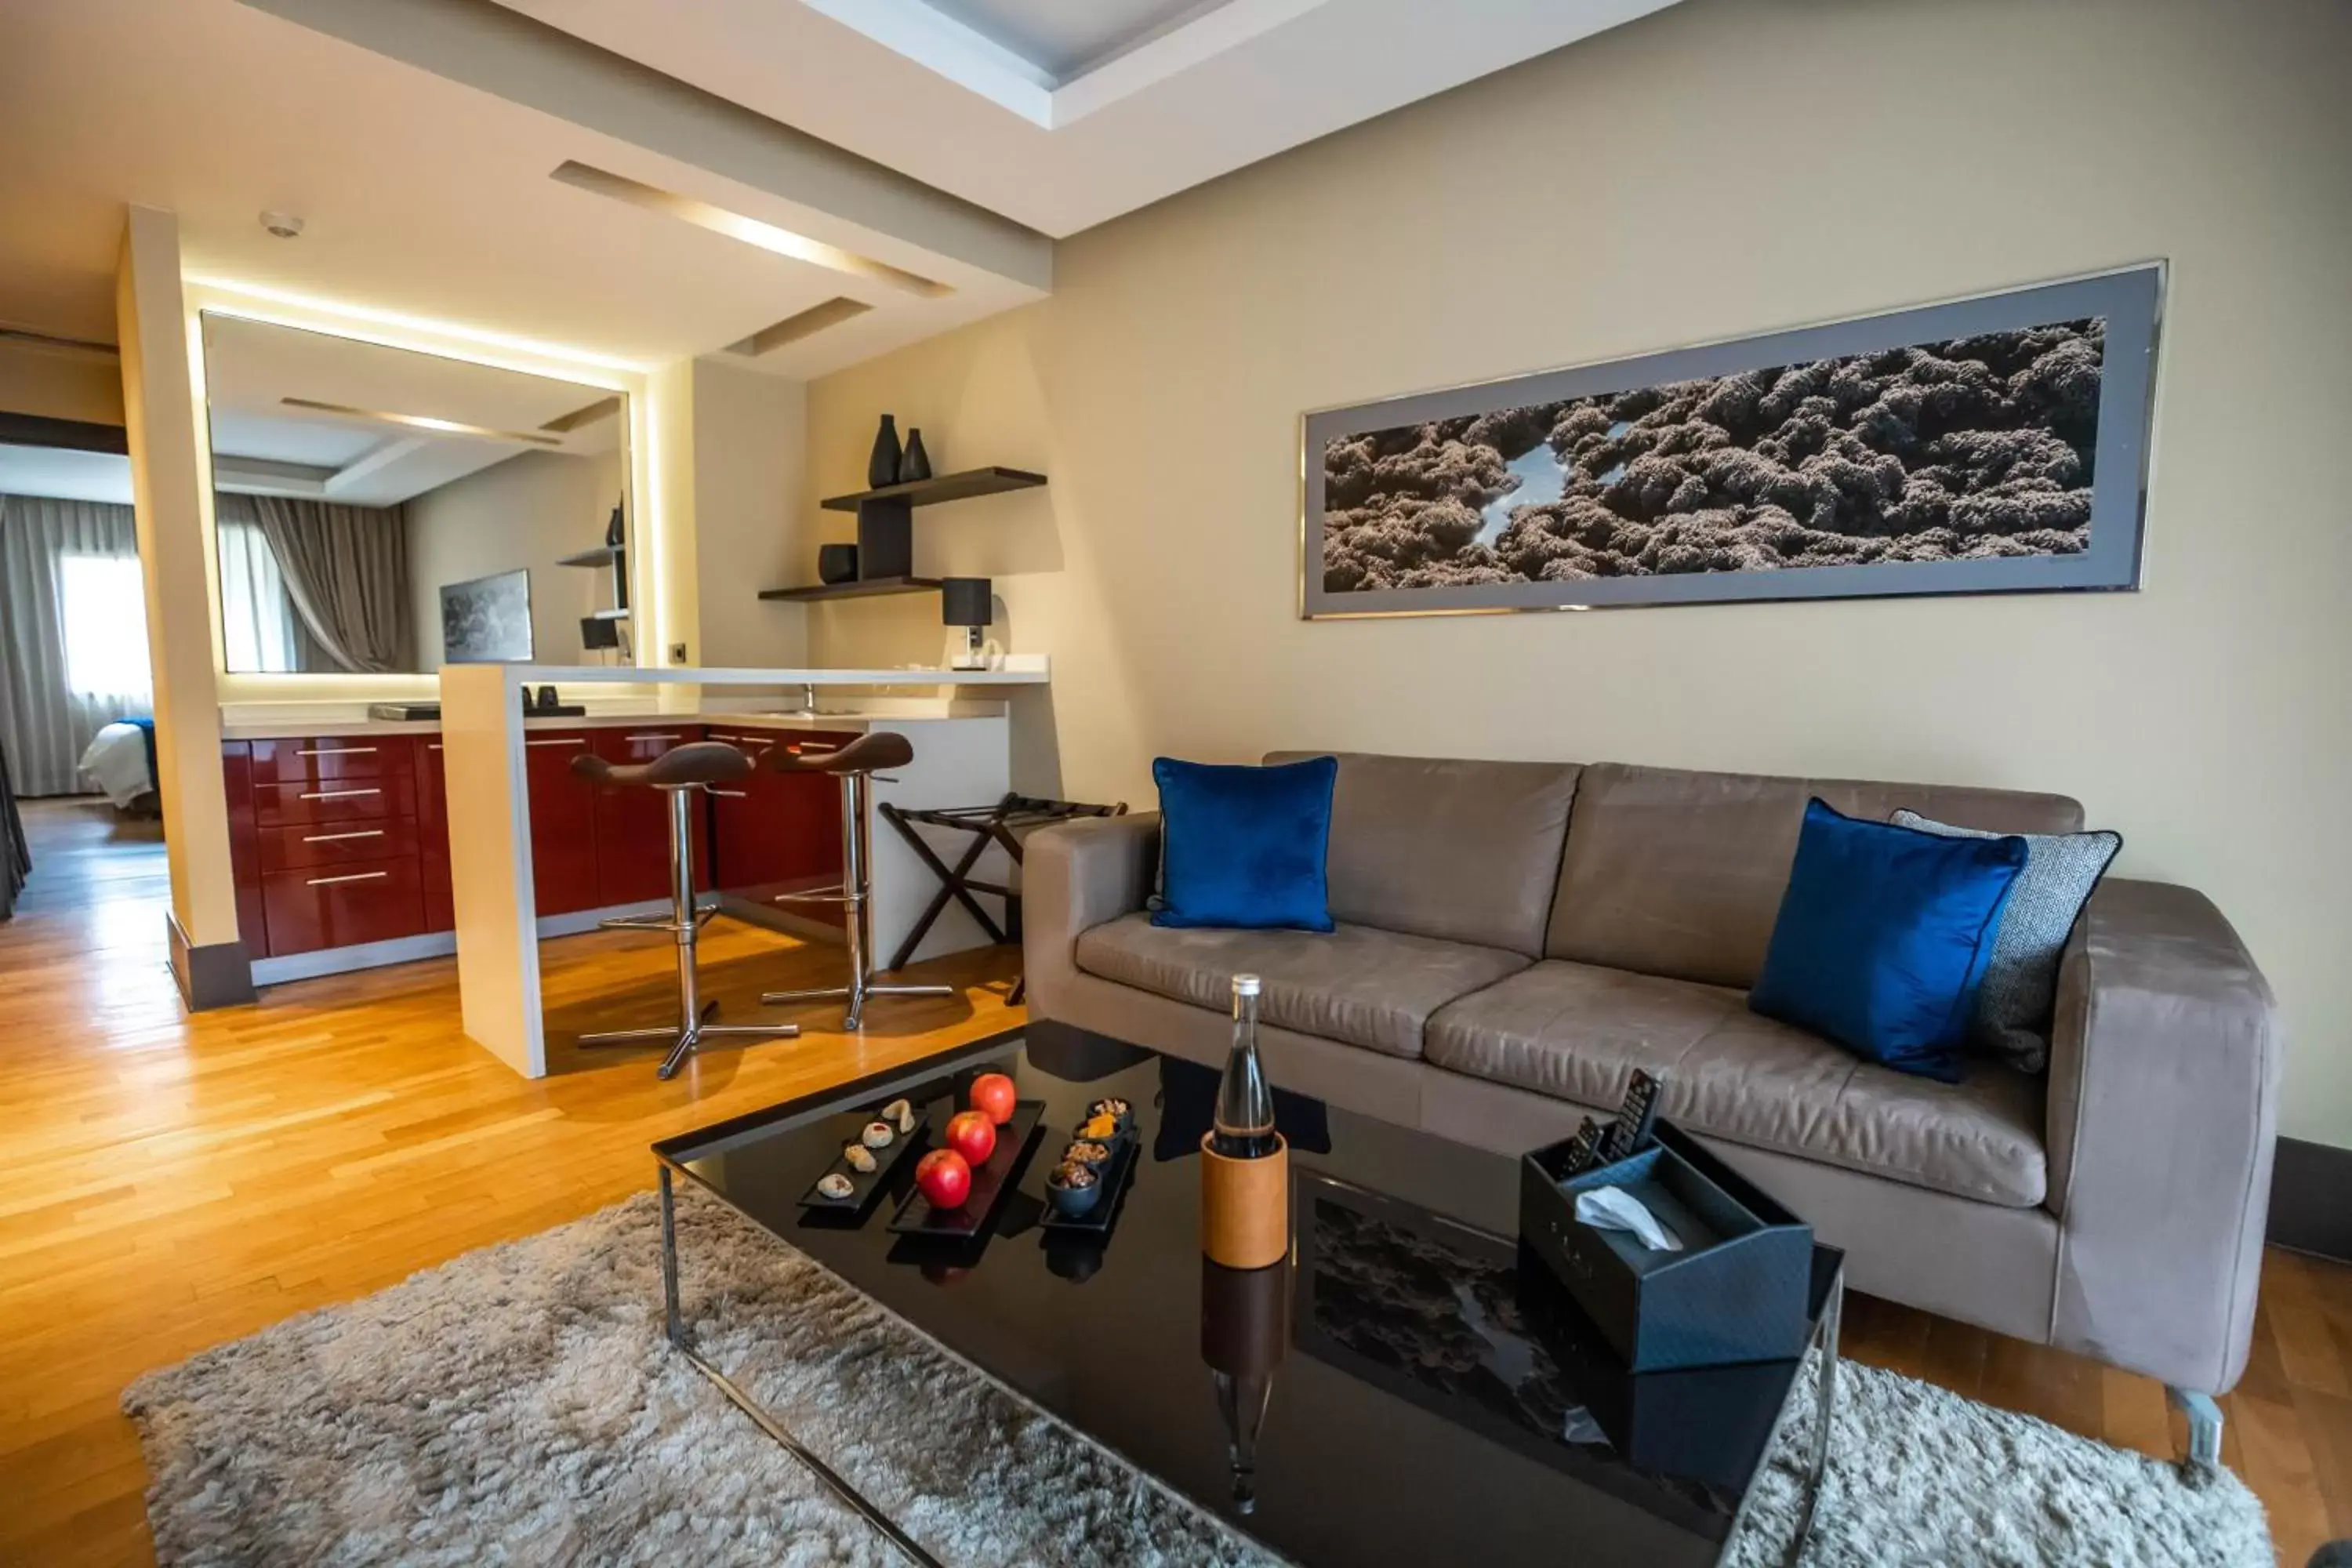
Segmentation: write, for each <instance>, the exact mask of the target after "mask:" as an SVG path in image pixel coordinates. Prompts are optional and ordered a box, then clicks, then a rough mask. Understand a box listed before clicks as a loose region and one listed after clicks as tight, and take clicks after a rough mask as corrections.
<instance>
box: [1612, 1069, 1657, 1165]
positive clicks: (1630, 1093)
mask: <svg viewBox="0 0 2352 1568" xmlns="http://www.w3.org/2000/svg"><path fill="white" fill-rule="evenodd" d="M1664 1090H1665V1084H1664V1081H1663V1080H1661V1079H1658V1078H1656V1077H1655V1076H1654V1075H1652V1074H1650V1073H1646V1072H1642V1071H1638V1070H1637V1071H1636V1072H1635V1073H1634V1074H1633V1082H1632V1083H1630V1084H1628V1085H1626V1086H1625V1100H1624V1102H1623V1103H1622V1105H1620V1106H1618V1108H1617V1120H1616V1121H1612V1123H1610V1126H1609V1142H1608V1148H1607V1150H1606V1157H1607V1158H1608V1159H1609V1160H1611V1161H1612V1162H1613V1161H1617V1160H1622V1159H1626V1158H1628V1157H1630V1156H1632V1155H1634V1154H1638V1153H1640V1152H1642V1151H1643V1150H1644V1149H1646V1148H1648V1147H1649V1146H1650V1143H1651V1142H1652V1140H1654V1138H1655V1137H1656V1136H1657V1128H1658V1100H1659V1099H1660V1098H1661V1097H1662V1096H1663V1094H1664Z"/></svg>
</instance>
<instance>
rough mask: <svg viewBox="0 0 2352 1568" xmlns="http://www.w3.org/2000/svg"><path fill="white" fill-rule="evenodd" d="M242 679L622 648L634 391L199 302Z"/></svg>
mask: <svg viewBox="0 0 2352 1568" xmlns="http://www.w3.org/2000/svg"><path fill="white" fill-rule="evenodd" d="M204 342H205V397H206V401H207V404H208V414H209V419H210V426H211V430H212V449H213V515H214V519H215V522H216V524H217V530H218V542H219V548H220V581H221V619H222V626H221V633H222V642H223V646H224V647H225V649H226V662H227V668H228V669H229V670H230V671H231V672H232V673H236V674H263V673H293V674H331V675H352V674H358V675H368V674H382V673H391V672H401V671H418V672H430V671H432V670H436V669H438V668H440V667H441V666H442V665H443V664H444V663H448V662H455V661H463V660H483V659H516V660H520V659H535V660H536V661H538V662H539V663H541V664H597V663H627V662H630V650H631V648H632V647H633V641H632V638H631V636H630V625H629V599H628V595H629V549H628V547H629V544H630V542H631V537H632V529H633V526H634V523H635V519H634V518H633V516H632V515H631V505H630V497H629V452H628V432H629V407H628V398H627V395H626V394H624V393H618V392H614V391H610V390H608V389H606V388H604V387H597V386H584V385H581V384H576V383H572V382H566V381H558V380H555V379H553V378H551V377H547V376H539V375H526V374H520V373H519V372H515V371H508V370H499V369H496V368H493V367H491V366H488V365H480V364H471V363H466V362H464V361H461V360H452V359H444V358H441V357H440V356H438V355H436V354H428V353H413V352H411V351H409V350H405V349H395V348H386V347H383V346H382V345H380V344H375V343H365V342H356V341H354V340H352V339H349V338H339V337H334V336H331V335H329V334H327V333H323V332H312V331H301V330H299V329H297V328H292V327H283V326H276V325H271V324H269V323H267V322H260V321H247V320H245V319H243V318H240V317H235V316H224V315H217V314H214V313H210V312H207V313H206V314H205V318H204Z"/></svg>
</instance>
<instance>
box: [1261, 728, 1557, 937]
mask: <svg viewBox="0 0 2352 1568" xmlns="http://www.w3.org/2000/svg"><path fill="white" fill-rule="evenodd" d="M1319 755H1328V753H1325V752H1272V753H1270V754H1269V755H1268V756H1267V757H1266V759H1265V760H1266V761H1267V762H1269V763H1285V762H1291V761H1294V760H1296V759H1297V758H1301V757H1309V756H1319ZM1578 772H1579V770H1578V767H1577V765H1576V764H1575V763H1467V762H1446V761H1443V760H1440V759H1437V758H1433V757H1382V756H1372V755H1368V754H1366V753H1363V752H1340V753H1339V787H1338V788H1337V790H1335V791H1334V793H1333V795H1332V800H1331V853H1330V860H1329V865H1330V884H1331V914H1332V918H1333V919H1335V920H1340V921H1349V922H1350V923H1352V924H1355V925H1370V926H1379V927H1381V929H1383V930H1385V931H1409V932H1411V933H1412V934H1413V935H1415V936H1433V937H1437V938H1439V939H1440V940H1442V941H1445V942H1475V943H1477V944H1478V945H1479V946H1481V947H1499V948H1505V949H1507V950H1509V951H1510V952H1523V953H1526V954H1527V955H1528V957H1529V958H1538V957H1540V956H1542V953H1543V942H1544V928H1545V926H1546V925H1547V924H1548V923H1549V921H1550V918H1551V900H1552V888H1553V884H1555V883H1556V882H1558V881H1559V853H1560V844H1561V841H1562V840H1563V839H1564V838H1566V837H1567V836H1568V814H1569V804H1570V800H1571V798H1572V797H1573V796H1574V795H1575V794H1576V777H1577V773H1578Z"/></svg>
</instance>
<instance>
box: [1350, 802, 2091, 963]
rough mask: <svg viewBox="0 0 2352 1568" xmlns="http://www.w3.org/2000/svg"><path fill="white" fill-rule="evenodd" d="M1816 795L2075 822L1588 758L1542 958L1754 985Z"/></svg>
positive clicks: (1946, 815) (1873, 811)
mask: <svg viewBox="0 0 2352 1568" xmlns="http://www.w3.org/2000/svg"><path fill="white" fill-rule="evenodd" d="M1817 795H1818V796H1819V797H1820V798H1821V799H1822V800H1823V801H1825V802H1826V803H1828V805H1830V806H1831V807H1832V809H1834V810H1836V811H1838V812H1841V813H1843V815H1845V816H1859V817H1865V818H1867V819H1869V820H1870V821H1873V822H1885V820H1886V819H1887V818H1888V817H1889V816H1892V815H1893V814H1894V813H1895V811H1896V810H1897V809H1899V808H1901V807H1904V806H1908V807H1910V808H1911V809H1912V810H1914V811H1917V812H1921V813H1924V814H1925V815H1927V816H1932V817H1935V818H1937V820H1938V821H1942V822H1965V823H1967V824H1968V825H1969V826H1971V827H1981V828H1985V829H1988V830H1990V831H1991V832H1994V833H2072V832H2074V831H2075V830H2076V829H2077V828H2079V827H2081V826H2082V825H2083V808H2082V807H2081V806H2080V805H2077V804H2076V803H2075V802H2074V801H2071V800H2068V799H2066V798H2065V797H2063V795H2026V794H2022V793H2020V792H2017V791H2014V790H1997V789H1967V788H1961V787H1958V786H1954V785H1949V784H1869V783H1860V782H1856V781H1854V780H1851V779H1798V778H1770V777H1765V776H1763V775H1760V774H1756V773H1688V772H1685V771H1683V770H1681V769H1677V768H1636V767H1627V766H1624V765H1623V764H1622V763H1593V764H1591V766H1589V767H1587V768H1586V769H1585V770H1584V773H1583V776H1582V777H1581V778H1580V779H1579V780H1578V782H1577V789H1576V810H1575V814H1574V816H1573V818H1572V820H1571V821H1570V826H1569V833H1568V849H1567V853H1566V855H1565V857H1564V858H1563V859H1562V861H1561V864H1560V876H1559V895H1558V897H1557V899H1556V900H1554V902H1553V905H1552V915H1551V926H1550V930H1549V933H1548V935H1547V936H1546V939H1545V942H1544V949H1543V951H1544V956H1546V957H1547V958H1565V959H1570V960H1573V961H1574V962H1576V963H1598V964H1605V965H1607V966H1609V967H1611V968H1613V969H1631V970H1635V971H1638V972H1639V973H1643V974H1663V975H1667V976H1670V977H1672V978H1674V979H1677V980H1696V981H1702V982H1704V983H1706V984H1710V985H1737V986H1738V987H1740V988H1741V989H1742V990H1745V989H1746V988H1748V986H1750V985H1753V984H1756V976H1757V975H1758V973H1760V972H1761V971H1762V969H1763V967H1764V950H1765V948H1766V947H1767V946H1768V945H1769V943H1770V942H1771V940H1772V921H1773V920H1774V918H1775V917H1776V916H1777V915H1778V914H1779V913H1780V896H1781V894H1782V893H1784V892H1785V891H1787V889H1788V886H1789V867H1790V863H1791V862H1792V861H1793V860H1794V859H1795V858H1796V855H1797V832H1798V829H1799V828H1800V827H1801V826H1802V825H1803V823H1804V819H1805V803H1806V801H1808V800H1810V799H1811V798H1813V797H1814V796H1817ZM1342 918H1346V917H1342Z"/></svg>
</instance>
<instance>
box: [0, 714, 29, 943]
mask: <svg viewBox="0 0 2352 1568" xmlns="http://www.w3.org/2000/svg"><path fill="white" fill-rule="evenodd" d="M32 874H33V847H32V845H31V844H30V843H28V842H26V838H25V819H24V818H23V817H21V816H17V815H16V791H15V790H13V789H11V788H10V787H9V786H8V748H7V746H6V745H5V744H0V921H5V920H6V919H7V918H8V917H9V916H10V915H13V914H15V913H16V895H17V894H18V893H19V892H21V891H22V890H23V889H24V886H25V879H26V878H27V877H29V876H31V875H32Z"/></svg>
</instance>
